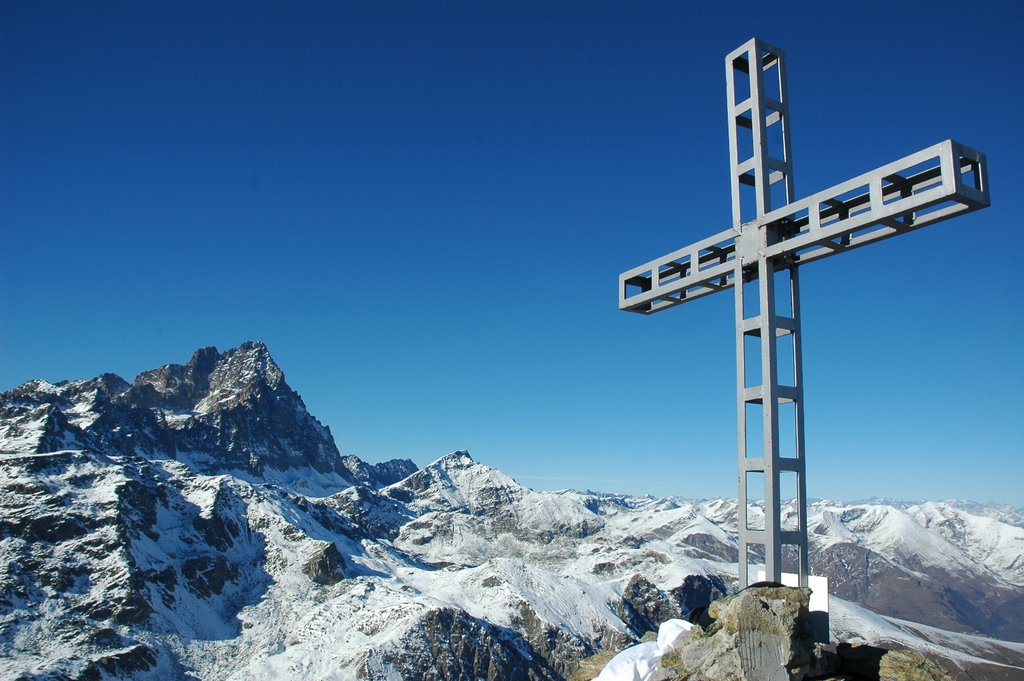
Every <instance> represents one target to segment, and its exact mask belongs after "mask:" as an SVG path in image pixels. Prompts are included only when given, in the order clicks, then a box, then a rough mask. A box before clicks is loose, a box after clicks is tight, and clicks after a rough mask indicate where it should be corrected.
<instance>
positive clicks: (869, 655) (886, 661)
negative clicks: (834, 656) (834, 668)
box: [836, 643, 954, 681]
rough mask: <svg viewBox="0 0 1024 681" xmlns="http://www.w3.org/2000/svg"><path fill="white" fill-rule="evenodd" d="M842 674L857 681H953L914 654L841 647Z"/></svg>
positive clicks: (923, 658) (848, 645) (925, 659)
mask: <svg viewBox="0 0 1024 681" xmlns="http://www.w3.org/2000/svg"><path fill="white" fill-rule="evenodd" d="M836 652H837V653H838V654H839V658H840V660H841V664H840V670H841V671H842V673H843V674H845V675H847V676H850V677H852V678H854V679H857V680H858V681H861V680H863V681H954V679H953V677H952V676H950V675H949V674H948V673H947V672H946V671H945V670H944V669H942V668H941V667H939V666H938V665H937V664H935V663H934V662H932V661H931V660H929V659H928V658H926V657H924V656H923V655H921V654H920V653H917V652H914V651H913V650H887V649H885V648H879V647H877V646H869V645H850V644H846V643H844V644H840V645H839V647H838V649H837V651H836Z"/></svg>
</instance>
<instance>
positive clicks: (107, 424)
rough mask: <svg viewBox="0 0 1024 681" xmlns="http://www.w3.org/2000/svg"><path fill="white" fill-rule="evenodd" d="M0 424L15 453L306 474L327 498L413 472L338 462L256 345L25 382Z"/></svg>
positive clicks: (403, 463)
mask: <svg viewBox="0 0 1024 681" xmlns="http://www.w3.org/2000/svg"><path fill="white" fill-rule="evenodd" d="M0 424H2V428H3V429H4V431H5V432H0V435H4V436H5V437H4V441H5V442H7V443H15V445H14V446H17V450H15V451H20V452H26V453H27V452H38V453H42V452H53V451H60V450H64V449H92V450H96V451H102V452H108V453H111V452H117V453H120V454H124V455H132V454H135V453H139V454H143V455H146V456H168V455H169V456H171V457H173V458H180V459H182V460H184V461H187V462H188V464H189V465H190V466H192V467H193V468H195V469H196V470H197V471H199V472H203V473H207V474H217V473H244V474H249V475H251V476H253V477H255V478H260V477H263V476H264V475H266V474H267V472H268V471H272V470H276V471H289V470H302V469H308V470H310V471H311V472H315V473H316V474H319V475H320V476H321V480H320V482H322V483H323V484H322V485H321V488H322V487H323V485H327V488H328V490H327V491H331V490H332V489H333V491H337V490H340V489H343V488H345V487H348V486H349V485H353V484H363V485H368V486H371V487H377V488H379V487H383V486H385V485H389V484H392V483H393V482H397V481H398V480H401V479H402V478H404V477H407V476H408V475H410V474H411V473H413V472H415V470H416V465H415V464H414V463H413V462H411V461H408V460H396V461H388V462H383V463H379V464H367V463H365V462H362V461H360V460H359V459H358V458H357V457H354V456H348V457H344V458H342V457H341V455H340V453H339V452H338V448H337V445H336V444H335V442H334V437H333V436H332V435H331V432H330V430H329V429H328V428H327V427H325V426H324V425H323V424H321V423H320V422H319V421H318V420H317V419H316V418H314V417H313V416H312V415H311V414H310V413H309V412H308V411H307V410H306V406H305V404H304V403H303V401H302V398H301V397H300V396H299V395H298V393H296V392H295V391H294V390H292V389H291V387H289V386H288V384H287V383H286V382H285V378H284V373H283V372H282V371H281V368H280V367H279V366H278V365H277V364H276V363H275V362H274V360H273V358H272V357H271V356H270V353H269V352H268V350H267V348H266V346H265V345H263V344H262V343H252V342H250V343H244V344H242V345H241V346H240V347H238V348H235V349H233V350H228V351H226V352H223V353H220V352H218V351H217V349H216V348H212V347H210V348H202V349H200V350H197V351H196V352H195V353H194V354H193V355H192V358H191V359H190V360H189V362H188V363H187V364H184V365H181V364H169V365H166V366H163V367H160V368H159V369H153V370H151V371H145V372H143V373H141V374H139V375H138V376H137V377H136V379H135V381H134V382H132V383H131V384H130V385H129V384H128V383H127V382H125V381H124V380H123V379H121V378H120V377H118V376H116V375H114V374H103V375H102V376H100V377H98V378H95V379H92V380H87V381H74V382H67V381H65V382H63V383H58V384H57V385H55V386H50V385H49V384H46V383H45V382H42V381H30V382H29V383H26V384H24V385H22V386H20V387H18V388H16V389H14V390H12V391H10V392H7V393H3V394H0ZM40 424H42V427H40ZM22 435H24V437H21V436H22ZM8 446H11V445H8ZM307 477H308V476H307Z"/></svg>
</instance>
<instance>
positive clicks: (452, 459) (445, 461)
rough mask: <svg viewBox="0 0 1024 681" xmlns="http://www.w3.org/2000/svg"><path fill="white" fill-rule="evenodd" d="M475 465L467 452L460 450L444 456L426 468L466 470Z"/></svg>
mask: <svg viewBox="0 0 1024 681" xmlns="http://www.w3.org/2000/svg"><path fill="white" fill-rule="evenodd" d="M474 464H476V461H474V460H473V457H472V456H470V455H469V451H468V450H465V449H460V450H457V451H454V452H452V453H451V454H445V455H444V456H442V457H441V458H440V459H438V460H437V461H435V462H434V463H432V464H430V466H428V468H431V467H433V468H445V469H450V468H467V467H469V466H472V465H474Z"/></svg>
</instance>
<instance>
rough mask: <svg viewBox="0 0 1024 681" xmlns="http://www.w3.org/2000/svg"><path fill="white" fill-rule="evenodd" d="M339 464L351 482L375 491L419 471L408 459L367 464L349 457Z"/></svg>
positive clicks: (357, 458) (354, 457)
mask: <svg viewBox="0 0 1024 681" xmlns="http://www.w3.org/2000/svg"><path fill="white" fill-rule="evenodd" d="M341 463H342V465H343V466H344V467H345V470H347V471H348V473H349V477H351V478H352V479H353V480H356V481H358V482H359V483H361V484H363V485H366V486H367V487H373V488H376V489H380V488H381V487H387V486H388V485H393V484H395V483H396V482H399V481H400V480H404V479H405V478H407V477H409V476H410V475H412V474H413V473H415V472H416V471H417V470H419V468H418V467H417V466H416V464H415V463H413V462H412V461H410V460H409V459H391V460H390V461H381V462H380V463H367V462H365V461H363V460H362V459H360V458H359V457H357V456H351V455H349V456H345V457H342V460H341Z"/></svg>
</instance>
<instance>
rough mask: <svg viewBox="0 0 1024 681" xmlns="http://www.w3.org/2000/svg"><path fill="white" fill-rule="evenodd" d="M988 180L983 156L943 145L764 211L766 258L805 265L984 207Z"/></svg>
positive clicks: (949, 142) (950, 144)
mask: <svg viewBox="0 0 1024 681" xmlns="http://www.w3.org/2000/svg"><path fill="white" fill-rule="evenodd" d="M987 175H988V163H987V161H986V159H985V154H983V153H981V152H980V151H976V150H974V149H971V148H970V147H967V146H964V145H962V144H959V143H958V142H955V141H953V140H946V141H945V142H940V143H939V144H936V145H935V146H932V147H928V148H927V149H922V150H921V151H919V152H917V153H916V154H911V155H910V156H907V157H905V158H902V159H900V160H898V161H895V162H893V163H890V164H889V165H886V166H882V167H881V168H878V169H877V170H873V171H871V172H869V173H865V174H864V175H861V176H859V177H855V178H853V179H852V180H848V181H846V182H843V183H842V184H839V185H836V186H835V187H832V188H831V189H826V190H825V191H822V192H818V193H817V194H814V195H812V196H808V197H807V198H805V199H801V200H800V201H795V202H793V203H791V204H789V205H787V206H784V207H783V208H780V209H779V210H775V211H772V212H771V213H768V214H766V215H765V216H764V217H763V218H761V220H759V221H758V222H759V223H761V224H766V225H775V226H776V230H775V232H776V239H777V241H776V242H775V243H771V242H769V245H768V247H767V248H766V249H765V252H764V255H765V256H767V257H768V258H778V257H784V258H785V259H786V260H787V261H789V262H790V263H792V264H800V263H804V262H808V261H810V260H817V259H818V258H822V257H825V256H829V255H835V254H836V253H841V252H843V251H848V250H850V249H851V248H857V247H859V246H865V245H867V244H870V243H874V242H876V241H880V240H882V239H887V238H889V237H893V236H897V235H899V234H904V233H906V232H910V231H913V230H915V229H920V228H921V227H925V226H927V225H931V224H935V223H936V222H939V221H941V220H945V219H947V218H951V217H953V216H954V215H959V214H961V213H967V212H970V211H974V210H978V209H979V208H984V207H986V206H988V205H989V192H988V177H987Z"/></svg>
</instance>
